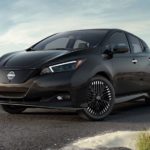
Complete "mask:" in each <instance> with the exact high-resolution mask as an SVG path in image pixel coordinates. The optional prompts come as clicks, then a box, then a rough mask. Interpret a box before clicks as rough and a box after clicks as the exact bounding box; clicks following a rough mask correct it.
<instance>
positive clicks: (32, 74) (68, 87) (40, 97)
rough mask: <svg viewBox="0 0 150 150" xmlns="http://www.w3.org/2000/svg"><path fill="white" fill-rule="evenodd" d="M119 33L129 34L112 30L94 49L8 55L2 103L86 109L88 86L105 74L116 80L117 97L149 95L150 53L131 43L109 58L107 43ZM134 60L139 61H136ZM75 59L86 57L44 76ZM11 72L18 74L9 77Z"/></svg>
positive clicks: (0, 87) (1, 68) (0, 71)
mask: <svg viewBox="0 0 150 150" xmlns="http://www.w3.org/2000/svg"><path fill="white" fill-rule="evenodd" d="M85 32H86V31H85ZM115 32H123V33H124V34H128V32H125V31H122V30H116V29H112V30H110V31H109V32H108V33H107V35H106V36H105V38H104V39H103V41H101V42H100V43H99V46H98V47H96V48H93V49H92V48H87V49H83V50H82V49H80V50H74V51H73V50H67V49H66V50H49V51H45V50H43V51H42V50H39V51H33V50H27V51H22V52H14V53H10V54H6V55H4V56H3V57H2V58H1V60H0V103H1V104H4V103H5V104H10V105H11V104H12V105H15V104H16V105H27V106H34V107H46V106H47V107H48V108H50V107H53V108H54V107H55V108H57V107H59V108H60V107H62V108H84V107H87V103H88V102H87V98H86V97H87V88H86V87H87V86H88V84H89V82H90V79H91V78H92V77H94V76H96V75H101V76H104V77H106V78H107V79H108V80H109V81H110V82H111V83H112V85H113V87H114V89H115V95H116V99H117V98H118V97H125V96H127V95H128V96H130V95H131V97H133V98H135V97H138V96H137V95H138V94H139V93H141V94H139V95H140V96H141V95H145V94H143V93H148V92H149V89H150V85H149V81H150V69H149V66H150V53H149V51H147V52H145V53H141V54H134V53H133V51H132V48H131V46H130V51H129V53H126V54H113V56H112V57H106V55H103V45H104V44H105V41H107V40H108V39H109V37H110V36H111V35H112V34H113V33H115ZM127 37H128V36H127ZM127 39H128V38H127ZM128 40H129V39H128ZM129 45H130V42H129ZM134 59H136V60H137V63H133V60H134ZM72 60H82V61H83V63H82V65H81V66H80V67H79V68H77V69H76V70H73V71H67V72H59V73H49V74H46V75H41V71H42V70H43V69H44V68H46V67H49V66H51V65H56V64H60V63H64V62H68V61H72ZM11 71H13V72H14V73H15V77H14V78H13V79H12V80H9V79H8V77H7V76H8V74H9V73H10V72H11ZM61 95H63V96H64V99H63V100H62V101H60V100H58V99H57V97H58V96H61ZM133 95H135V96H133ZM140 96H139V97H140ZM68 97H69V98H68ZM65 98H66V99H65ZM133 98H132V99H133ZM123 102H124V100H123Z"/></svg>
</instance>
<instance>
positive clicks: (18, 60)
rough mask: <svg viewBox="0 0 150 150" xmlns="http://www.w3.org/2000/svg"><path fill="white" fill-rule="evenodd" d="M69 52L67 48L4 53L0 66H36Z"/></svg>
mask: <svg viewBox="0 0 150 150" xmlns="http://www.w3.org/2000/svg"><path fill="white" fill-rule="evenodd" d="M67 53H69V51H67V50H49V51H22V52H14V53H10V54H6V55H4V56H3V57H2V58H1V60H0V67H5V68H36V67H38V66H41V65H42V64H43V63H44V62H46V61H50V60H52V59H55V58H57V57H59V56H62V55H64V54H67Z"/></svg>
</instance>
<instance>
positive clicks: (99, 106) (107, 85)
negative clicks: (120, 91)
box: [79, 76, 115, 121]
mask: <svg viewBox="0 0 150 150" xmlns="http://www.w3.org/2000/svg"><path fill="white" fill-rule="evenodd" d="M114 100H115V92H114V88H113V86H112V84H111V82H109V81H108V80H107V79H106V78H104V77H101V76H96V77H94V78H92V79H91V81H90V83H89V85H88V87H87V101H88V107H87V108H85V109H83V110H80V111H79V115H80V116H81V117H83V118H86V119H88V120H95V121H96V120H103V119H104V118H105V117H107V116H108V115H109V114H110V113H111V111H112V109H113V106H114Z"/></svg>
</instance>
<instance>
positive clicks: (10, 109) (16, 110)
mask: <svg viewBox="0 0 150 150" xmlns="http://www.w3.org/2000/svg"><path fill="white" fill-rule="evenodd" d="M2 109H3V110H4V111H5V112H7V113H9V114H20V113H22V112H23V111H25V109H26V107H24V106H14V105H2Z"/></svg>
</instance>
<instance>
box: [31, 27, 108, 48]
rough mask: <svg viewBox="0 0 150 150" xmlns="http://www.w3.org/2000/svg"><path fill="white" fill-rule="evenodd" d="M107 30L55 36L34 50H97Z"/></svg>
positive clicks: (71, 32) (36, 46)
mask: <svg viewBox="0 0 150 150" xmlns="http://www.w3.org/2000/svg"><path fill="white" fill-rule="evenodd" d="M107 32H108V31H107V30H83V31H70V32H64V33H60V34H55V35H53V36H51V37H49V38H47V39H45V40H43V41H41V42H40V43H38V44H37V45H35V46H34V47H33V50H51V49H61V48H62V49H81V48H96V47H97V45H98V44H99V43H100V42H101V40H102V39H103V38H104V36H105V35H106V34H107Z"/></svg>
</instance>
